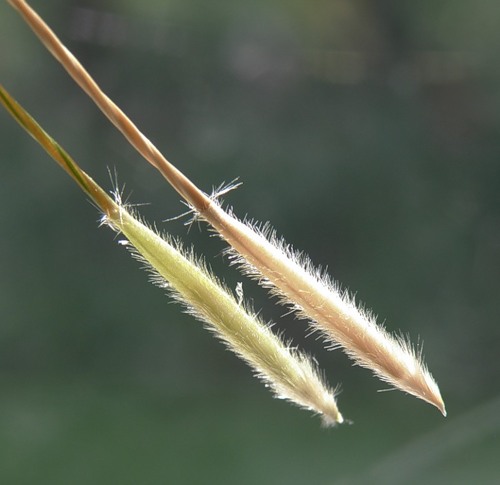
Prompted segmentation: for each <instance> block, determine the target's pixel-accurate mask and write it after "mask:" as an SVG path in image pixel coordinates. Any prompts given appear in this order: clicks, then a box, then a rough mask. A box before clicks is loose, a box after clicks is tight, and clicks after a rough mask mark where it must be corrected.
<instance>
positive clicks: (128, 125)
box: [8, 0, 446, 415]
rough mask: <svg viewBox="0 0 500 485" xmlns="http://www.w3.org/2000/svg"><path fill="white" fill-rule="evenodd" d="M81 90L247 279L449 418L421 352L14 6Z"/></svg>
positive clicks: (17, 2)
mask: <svg viewBox="0 0 500 485" xmlns="http://www.w3.org/2000/svg"><path fill="white" fill-rule="evenodd" d="M8 1H9V3H10V4H11V5H12V6H14V8H16V9H17V10H18V11H19V12H20V14H21V15H22V17H23V18H24V20H25V21H26V22H27V23H28V25H29V26H30V27H31V28H32V29H33V31H34V32H35V33H36V34H37V36H38V37H39V38H40V40H41V41H42V42H43V44H44V45H45V46H46V47H47V48H48V50H49V51H50V52H51V53H52V54H53V55H54V57H55V58H56V59H57V60H58V61H59V62H60V63H61V64H62V65H63V67H64V68H65V69H66V70H67V72H68V73H69V74H70V75H71V76H72V78H73V79H74V80H75V81H76V82H77V84H78V85H79V86H80V87H81V88H82V89H83V90H84V91H85V92H86V93H87V94H88V95H89V96H90V97H91V98H92V99H93V101H94V102H95V103H96V105H97V106H98V107H99V108H100V109H101V110H102V112H103V113H104V114H105V115H106V116H107V117H108V118H109V120H110V121H111V122H112V123H113V124H114V125H115V126H116V127H117V128H118V129H119V130H120V131H121V132H122V134H123V135H124V136H125V138H126V139H127V140H128V141H129V142H130V143H131V144H132V145H133V146H134V147H135V148H136V150H137V151H138V152H139V153H140V154H141V155H142V156H143V157H144V158H145V159H146V160H147V161H148V162H149V163H151V164H152V165H153V166H154V167H155V168H156V169H158V170H159V171H160V173H161V174H162V175H163V176H164V177H165V178H166V179H167V180H168V182H169V183H170V184H171V185H172V187H174V188H175V190H177V192H178V193H179V194H180V195H181V196H182V197H183V198H184V199H185V201H186V202H187V203H188V204H189V205H190V206H191V208H192V209H193V211H194V212H195V213H196V216H197V217H198V218H200V219H202V220H205V221H207V222H208V223H209V224H210V225H211V226H212V227H213V229H214V230H215V231H217V232H218V234H219V235H220V236H221V237H222V238H223V239H225V240H226V241H227V242H228V243H229V245H230V246H231V248H232V249H231V250H230V252H229V254H230V258H231V260H232V261H233V262H235V263H237V264H238V265H239V266H240V267H241V268H242V270H243V272H244V273H246V274H247V275H250V276H251V277H254V278H256V279H257V280H258V281H259V282H260V283H261V284H262V285H263V286H265V287H268V288H270V290H271V292H272V293H273V294H275V295H278V297H279V299H280V301H281V302H282V303H284V304H285V305H287V306H288V307H289V308H291V309H292V310H293V311H295V312H296V313H297V315H298V316H299V317H300V318H303V319H305V320H307V321H309V322H310V324H311V325H312V326H313V328H315V329H317V330H319V331H320V332H322V334H323V335H324V337H325V338H326V340H327V341H328V343H329V345H332V346H335V347H341V348H342V349H343V350H344V351H345V352H346V354H347V355H348V356H349V357H351V358H352V359H353V360H354V362H355V363H356V364H358V365H361V366H363V367H366V368H368V369H370V370H372V371H373V372H374V373H375V374H376V375H377V376H378V377H379V378H381V379H382V380H383V381H385V382H387V383H389V384H390V385H391V387H393V388H397V389H400V390H402V391H404V392H407V393H409V394H412V395H414V396H416V397H418V398H420V399H423V400H424V401H426V402H428V403H430V404H432V405H434V406H436V407H437V408H438V409H439V410H440V411H441V412H442V414H443V415H446V410H445V406H444V402H443V399H442V397H441V394H440V391H439V388H438V386H437V384H436V382H435V380H434V379H433V377H432V375H431V374H430V372H429V371H428V370H427V368H426V366H425V364H424V363H423V359H422V355H421V349H420V350H415V349H414V347H413V346H412V345H411V344H410V342H409V341H408V339H407V338H404V337H402V336H400V335H392V334H390V333H389V332H388V331H387V330H385V329H384V328H383V327H382V326H380V325H379V324H377V322H376V319H375V317H374V316H373V314H372V313H370V312H368V311H365V310H364V309H362V308H361V307H360V306H359V305H357V304H356V302H355V301H354V298H353V297H351V296H350V295H349V294H348V293H347V292H345V291H342V290H341V289H340V286H339V285H338V284H337V283H336V282H334V281H333V280H332V279H331V278H330V277H329V276H328V275H325V274H324V273H323V272H322V271H320V270H318V269H315V268H314V266H313V265H312V263H311V261H310V259H309V258H308V257H305V256H301V253H298V252H297V251H295V250H294V249H293V248H292V247H291V246H290V245H289V244H287V243H286V242H284V241H283V240H281V239H280V238H278V237H276V235H275V233H274V232H273V231H272V230H270V229H268V226H264V228H263V229H260V228H259V227H258V226H256V225H255V224H247V223H245V222H243V221H241V220H239V219H238V218H237V217H236V216H235V215H234V214H232V211H231V210H230V209H229V210H224V209H223V208H222V207H221V205H220V204H219V203H218V202H217V200H216V198H214V197H210V196H209V195H207V194H206V193H205V192H203V191H202V190H200V189H199V188H198V187H196V185H195V184H194V183H193V182H192V181H191V180H189V179H188V178H187V177H186V176H185V175H184V174H183V173H182V172H181V171H179V170H178V169H177V168H176V167H175V166H174V165H172V164H171V163H170V162H168V161H167V159H166V158H165V157H164V156H163V155H162V154H161V153H160V151H159V150H158V149H157V148H156V147H155V146H154V145H153V144H152V143H151V142H150V141H149V140H148V138H147V137H146V136H144V135H143V134H142V133H141V131H140V130H139V129H138V128H137V127H136V126H135V124H134V123H133V122H132V121H131V120H130V119H129V118H128V117H127V116H126V115H125V113H124V112H123V111H122V110H121V109H120V108H119V107H118V106H117V105H116V104H115V103H114V102H113V101H111V99H110V98H109V97H108V96H107V95H106V94H105V93H104V92H103V91H102V90H101V89H100V88H99V86H98V85H97V83H96V82H95V81H94V80H93V79H92V77H91V76H90V75H89V74H88V73H87V72H86V70H85V69H84V68H83V66H82V65H81V64H80V63H79V61H78V60H77V59H76V58H75V57H74V56H73V55H72V54H71V52H70V51H69V50H68V49H67V48H66V47H65V46H64V45H63V44H62V43H61V41H60V40H59V39H58V38H57V36H56V35H55V34H54V33H53V32H52V31H51V29H50V28H49V27H48V26H47V25H46V24H45V22H44V21H43V20H42V19H41V18H40V17H39V16H38V15H37V14H36V12H34V11H33V10H32V9H31V8H30V7H29V6H28V5H27V4H26V2H24V1H23V0H8Z"/></svg>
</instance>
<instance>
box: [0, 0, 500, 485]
mask: <svg viewBox="0 0 500 485" xmlns="http://www.w3.org/2000/svg"><path fill="white" fill-rule="evenodd" d="M33 6H34V7H35V8H37V9H38V8H39V9H40V10H39V11H40V13H41V14H42V16H44V18H45V19H46V20H47V21H48V23H49V24H50V25H51V26H52V27H53V28H54V29H55V30H56V32H57V33H58V34H59V35H60V36H61V38H62V39H63V41H64V42H66V43H67V45H68V46H69V47H70V49H72V50H73V52H74V53H75V54H76V55H77V56H78V57H79V58H80V59H81V61H82V62H83V63H84V64H85V65H86V67H87V68H88V69H89V70H90V72H91V73H92V74H93V75H94V76H95V77H96V79H97V80H98V82H100V83H101V85H102V87H103V88H104V89H105V91H106V92H107V93H108V94H109V95H110V96H111V97H112V98H113V99H114V100H115V101H116V102H117V103H118V104H119V105H121V107H122V108H123V109H124V110H125V111H126V112H127V113H128V114H129V115H130V116H131V117H132V119H134V120H135V121H136V122H137V124H138V126H139V127H141V128H142V129H143V131H144V132H145V133H146V134H147V135H148V136H150V137H151V139H152V140H153V141H154V142H155V143H156V144H157V146H158V147H159V148H160V149H161V150H162V151H163V152H164V153H165V155H166V156H167V158H169V159H170V160H171V161H173V162H174V163H176V164H177V165H178V166H179V168H180V169H181V170H183V171H184V172H185V173H186V174H187V175H188V176H190V177H191V178H192V179H193V180H194V181H195V182H196V183H197V184H198V185H199V186H201V187H202V188H203V189H204V190H206V191H207V192H209V191H210V190H211V188H212V187H213V186H218V185H219V184H220V183H221V182H223V181H226V182H228V181H230V180H232V179H234V178H235V177H240V180H241V181H242V182H243V186H242V187H240V188H238V189H237V190H236V191H234V192H232V193H231V194H228V195H227V196H226V202H227V203H228V204H230V205H232V206H233V207H234V210H235V212H236V214H238V215H239V216H240V217H243V216H245V215H247V214H248V216H249V217H251V218H255V219H256V220H260V221H266V220H269V221H271V222H272V224H273V225H274V227H276V229H277V230H278V232H279V233H280V234H283V235H284V236H285V237H286V239H287V241H288V242H290V243H293V245H294V246H295V247H297V248H300V249H302V250H304V251H305V252H306V253H308V254H309V255H310V256H311V258H312V259H313V261H314V262H315V263H317V264H320V265H322V266H327V267H328V268H329V272H330V273H331V274H332V275H333V276H334V277H335V278H336V279H337V280H338V281H340V282H341V283H342V285H343V286H344V287H346V288H349V289H350V290H351V291H353V292H355V293H356V295H357V297H358V298H359V299H360V300H361V301H362V302H364V303H365V304H366V306H367V307H369V308H372V309H373V310H374V312H375V313H377V314H378V315H379V321H381V322H385V324H386V326H387V328H388V329H390V330H391V331H401V332H402V333H404V334H409V335H410V336H411V338H412V340H413V341H415V342H416V341H418V340H420V341H421V342H424V344H425V346H424V354H425V358H426V362H427V364H428V365H429V368H430V370H431V372H432V373H433V374H434V376H435V378H436V379H437V381H438V383H439V385H440V388H441V391H442V393H443V397H444V399H445V401H446V404H447V408H448V418H446V419H445V418H443V417H441V416H440V415H439V413H438V411H437V410H435V409H434V408H432V407H431V406H429V405H427V404H425V403H423V402H422V401H418V400H416V399H414V398H412V397H409V396H406V395H404V394H402V393H400V392H390V393H377V390H380V389H384V388H385V387H387V386H385V385H384V384H383V383H381V382H380V381H378V380H377V379H374V378H373V377H372V376H371V375H370V373H369V372H368V371H366V370H364V369H360V368H357V367H353V366H352V365H351V362H350V361H349V360H348V359H347V357H346V356H345V355H344V354H342V352H340V351H333V352H329V351H326V350H325V349H324V348H323V345H322V343H321V341H320V340H319V339H316V338H314V336H310V337H308V338H307V337H306V333H307V330H306V328H307V326H306V324H305V323H304V322H301V321H297V320H294V319H293V317H291V316H288V317H284V318H281V315H282V314H283V313H284V312H285V310H284V309H283V308H280V307H278V306H276V305H275V302H274V301H272V300H270V299H269V298H268V297H267V296H266V293H265V292H264V291H263V290H261V289H259V288H258V287H256V285H255V284H254V283H252V282H250V281H247V280H246V279H244V278H243V277H241V276H240V275H239V274H238V273H237V271H236V270H235V269H234V268H229V267H228V264H227V260H226V258H224V257H223V256H222V255H221V253H222V250H223V248H224V244H223V243H222V242H221V241H220V240H218V239H217V238H214V237H210V235H209V234H208V233H207V231H206V230H205V227H203V225H201V226H200V227H199V228H198V226H194V227H192V228H191V230H190V231H189V232H188V231H187V228H186V227H184V225H183V222H184V221H185V220H176V221H170V222H162V221H164V220H166V219H168V218H171V217H174V216H176V215H178V214H180V213H182V212H183V211H184V210H185V207H184V206H183V205H182V204H181V203H180V202H179V197H178V196H177V195H176V194H175V193H174V192H173V190H172V189H171V188H170V187H169V186H168V185H167V184H166V183H165V182H164V181H163V179H162V178H161V177H160V176H159V175H158V174H157V173H156V171H155V170H154V169H153V168H151V167H150V166H149V165H148V164H147V163H146V162H144V161H143V160H142V159H141V158H140V157H139V156H138V155H137V154H136V153H135V152H134V151H133V150H132V149H131V148H130V147H129V146H128V145H127V143H126V142H125V141H124V140H123V139H122V138H121V135H119V134H118V133H117V132H116V131H115V129H114V128H112V127H111V125H110V124H109V123H108V122H107V121H106V120H105V119H104V117H103V116H102V115H101V114H100V112H98V110H97V108H95V106H94V105H93V104H92V103H91V102H90V101H89V100H88V99H87V98H86V97H85V96H84V95H83V94H82V93H81V92H80V90H79V89H78V88H77V87H76V85H75V84H74V83H73V81H71V80H70V79H69V77H68V76H67V75H66V74H65V72H63V70H62V69H61V68H60V67H59V66H58V65H57V63H56V62H55V61H54V60H53V59H52V58H51V57H50V55H49V54H48V53H47V52H46V51H45V50H44V49H43V48H42V47H41V45H40V44H39V42H38V41H37V40H36V39H35V37H34V35H33V34H32V33H31V31H30V30H29V29H28V28H27V27H26V26H25V25H24V24H23V22H22V21H21V19H20V17H19V16H18V15H17V14H16V13H15V12H14V11H13V10H12V9H10V8H9V7H8V5H7V3H6V2H2V4H1V5H0V38H1V42H0V70H1V81H0V82H2V83H3V84H4V86H5V87H6V88H7V89H8V90H9V91H10V92H11V93H12V94H13V95H14V96H15V97H16V98H17V99H18V100H19V101H20V102H21V103H22V104H23V105H24V106H25V107H26V108H27V109H28V110H29V111H30V112H31V113H32V114H33V115H35V117H36V118H37V119H38V120H39V121H40V122H41V123H42V125H43V126H44V127H45V128H46V129H47V131H48V132H49V133H50V134H52V135H53V136H54V137H55V138H56V139H57V140H58V141H60V142H61V143H62V144H63V146H65V147H66V148H67V150H68V151H69V152H70V153H71V154H72V155H73V156H74V157H75V159H76V160H77V161H79V163H80V164H81V166H82V167H83V168H84V169H85V170H87V171H88V172H89V173H90V174H91V175H93V176H94V178H95V179H96V180H98V181H99V182H101V183H102V184H103V185H104V186H106V187H109V188H111V187H112V184H111V181H110V177H109V175H108V167H110V168H111V169H112V170H114V168H116V170H117V172H118V175H119V182H120V183H125V184H126V188H125V193H126V194H131V195H130V201H132V202H135V203H144V202H146V203H148V205H144V206H141V207H140V210H141V213H143V214H144V215H145V216H146V218H147V219H148V220H150V221H157V223H158V226H159V227H161V228H162V229H164V230H166V231H168V232H170V233H172V234H175V235H178V236H180V237H181V238H182V239H183V240H184V241H185V242H186V244H188V245H189V244H193V245H194V246H195V248H196V252H197V253H198V254H204V255H205V257H206V259H207V261H208V263H209V264H210V265H211V266H212V267H213V269H214V271H215V272H216V274H217V275H219V276H221V277H222V278H223V279H225V280H226V281H227V283H228V284H229V285H230V287H232V288H234V287H235V286H236V284H237V283H238V282H240V281H243V288H244V291H245V294H246V296H247V297H248V298H249V299H251V300H253V302H254V305H255V307H256V308H257V309H262V315H263V316H264V317H265V318H266V319H273V320H275V321H277V328H279V329H281V330H283V331H284V332H285V335H286V336H287V337H289V338H292V339H293V342H294V344H296V345H299V346H300V347H301V348H304V349H306V350H307V351H308V352H310V353H312V354H314V355H315V356H316V358H317V359H318V362H319V364H320V365H321V367H322V368H323V369H325V373H326V376H327V378H328V380H329V382H330V383H331V384H332V385H336V384H339V383H340V384H341V385H342V393H341V395H340V397H339V405H340V407H341V410H342V412H343V414H344V415H345V416H346V417H347V418H349V419H350V420H352V425H343V426H341V427H339V428H336V429H333V430H325V429H321V427H320V422H319V420H318V419H317V418H314V417H311V416H310V415H308V413H307V412H304V411H300V410H298V409H296V408H294V407H292V406H290V405H288V404H286V403H284V402H281V401H278V400H275V399H272V398H271V396H270V394H269V392H268V391H267V389H265V387H264V386H263V385H262V384H261V383H260V382H258V381H257V380H256V379H254V378H253V377H252V375H251V371H250V370H249V369H248V368H247V367H246V366H245V365H244V364H242V363H241V362H240V361H239V360H238V359H237V358H236V357H234V356H233V355H232V354H230V353H229V352H227V351H226V350H225V349H224V347H223V346H222V345H221V344H220V342H218V341H216V340H215V339H214V338H213V336H212V335H211V334H210V333H209V332H207V331H206V330H205V329H203V328H202V326H201V324H199V323H198V322H195V321H193V319H192V318H191V317H189V316H186V315H184V314H183V313H182V312H181V308H180V307H179V306H178V305H175V304H171V303H170V300H169V298H168V297H165V296H164V295H163V294H162V291H161V290H159V289H157V288H155V287H154V286H152V285H151V284H150V283H148V278H147V275H146V274H145V273H144V272H143V271H141V270H140V268H139V265H138V264H137V263H136V262H135V261H133V260H132V259H131V258H130V257H129V255H128V254H127V252H126V251H125V250H124V249H123V248H122V247H120V246H118V245H117V244H116V240H115V239H116V238H115V237H114V236H113V234H112V233H111V232H110V231H109V230H108V229H105V228H102V229H98V228H97V223H96V221H97V219H98V216H97V213H96V211H95V209H94V208H93V207H92V206H91V205H90V204H89V203H87V202H86V201H85V199H84V197H83V196H82V194H81V193H80V192H79V190H78V188H77V187H76V186H74V184H73V183H72V182H71V181H70V179H69V178H68V177H67V176H66V175H65V174H64V173H63V172H62V170H60V169H59V167H57V166H56V164H55V163H54V162H53V161H51V160H50V159H49V158H48V157H47V156H46V155H45V154H44V153H43V152H42V151H41V149H40V148H39V147H38V146H37V145H36V144H35V143H34V142H33V141H32V140H31V139H29V137H28V136H27V135H26V134H25V133H24V132H22V131H21V130H20V128H19V127H18V126H16V124H15V123H14V122H13V121H12V120H11V119H10V117H9V116H8V115H7V113H5V112H1V113H0V126H1V130H0V160H1V163H0V202H1V207H2V209H1V210H0V221H1V226H0V227H1V231H2V237H1V239H0V265H1V268H2V270H1V273H0V389H1V392H0V481H1V482H2V483H6V484H7V483H8V484H11V483H12V484H24V483H26V484H31V483H37V484H68V483H71V484H87V483H93V484H109V483H120V484H137V483H140V484H159V483H169V484H170V483H173V484H206V483H217V484H233V483H238V484H257V483H259V484H261V483H262V484H283V483H286V484H289V485H291V484H305V483H311V484H325V485H326V484H358V483H360V484H362V483H371V484H378V483H380V484H399V483H405V484H418V483H426V484H448V483H453V484H462V483H463V484H469V483H481V484H489V483H498V481H499V480H500V478H499V477H500V465H499V461H498V456H500V390H499V381H500V366H499V342H500V326H499V314H500V304H499V296H498V294H499V289H500V276H499V270H500V197H499V188H500V163H499V157H500V138H499V136H498V132H499V128H500V89H499V80H500V72H499V67H500V63H499V61H498V46H499V44H500V29H499V28H498V25H500V6H499V5H498V3H497V2H480V3H477V2H472V1H463V0H455V1H451V0H445V1H442V2H433V1H430V0H423V1H420V2H407V1H402V2H392V1H378V0H377V1H373V0H335V1H324V0H321V1H320V0H307V1H306V0H294V1H278V0H266V1H254V2H243V1H238V0H236V1H235V0H231V1H229V0H226V1H222V0H214V1H211V2H206V1H201V0H182V1H180V0H167V1H165V0H162V1H160V0H156V1H142V2H137V1H131V0H127V1H125V0H123V1H121V0H115V1H108V0H106V1H90V0H89V1H81V0H73V1H65V2H63V1H61V0H58V1H53V2H48V3H47V2H40V1H38V2H33Z"/></svg>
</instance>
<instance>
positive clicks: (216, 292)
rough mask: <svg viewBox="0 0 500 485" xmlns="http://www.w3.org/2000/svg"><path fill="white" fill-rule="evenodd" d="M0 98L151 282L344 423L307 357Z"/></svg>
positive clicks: (277, 389)
mask: <svg viewBox="0 0 500 485" xmlns="http://www.w3.org/2000/svg"><path fill="white" fill-rule="evenodd" d="M0 101H1V102H2V104H3V105H4V106H5V108H6V109H7V110H8V111H9V112H10V113H11V115H12V116H13V117H14V118H15V119H16V120H17V121H18V122H19V124H20V125H21V126H22V127H23V128H24V129H25V130H26V131H27V132H28V133H29V134H30V135H31V136H32V137H33V138H34V139H35V140H36V141H38V143H40V145H41V146H42V147H43V148H44V149H45V150H46V151H47V153H48V154H49V155H50V156H51V157H52V158H53V159H54V160H55V161H56V162H57V163H58V164H59V165H60V166H61V167H62V168H63V169H64V170H65V171H66V172H67V173H68V174H69V175H70V176H71V177H72V178H73V180H74V181H75V182H76V183H77V184H78V185H79V187H80V188H81V189H82V190H83V191H84V192H85V193H86V194H87V195H88V196H89V197H90V198H91V200H92V201H93V202H94V203H95V205H96V206H97V207H98V208H99V209H100V210H101V211H102V213H103V218H102V221H103V223H104V224H106V225H108V226H109V227H111V228H112V229H113V230H115V231H117V232H119V233H121V234H123V235H124V236H125V237H126V238H127V240H128V245H129V247H130V248H131V250H132V253H133V255H134V256H135V257H136V258H137V259H139V260H140V261H142V262H144V263H146V265H147V266H148V267H149V268H150V269H151V271H152V274H153V281H154V282H155V283H156V284H158V285H159V286H161V287H163V288H168V289H169V291H170V293H171V294H172V296H173V297H174V298H175V299H176V300H178V301H179V302H180V303H182V304H183V305H184V306H185V307H186V308H187V311H188V312H189V313H191V314H193V315H194V316H196V317H197V318H198V319H199V320H201V321H203V322H205V323H206V324H207V326H208V328H209V329H211V330H212V331H213V332H214V333H215V334H216V335H217V336H218V337H219V338H220V339H221V340H223V341H224V342H225V343H226V344H227V346H228V347H229V348H230V349H231V350H233V352H235V353H236V354H237V355H239V356H240V357H241V358H242V359H243V360H245V361H246V362H247V363H248V364H249V365H250V366H251V367H252V368H253V369H254V370H255V371H256V373H257V375H258V376H259V377H260V378H262V379H263V380H264V382H266V384H267V385H268V386H269V387H271V389H272V390H273V391H274V393H275V394H276V396H278V397H280V398H282V399H287V400H289V401H291V402H293V403H295V404H297V405H298V406H300V407H302V408H305V409H309V410H311V411H313V412H315V413H317V414H319V415H320V416H321V418H322V421H323V423H324V424H325V425H328V426H329V425H334V424H336V423H341V422H342V421H343V418H342V415H341V414H340V412H339V411H338V409H337V404H336V401H335V392H334V391H333V390H332V389H329V388H328V387H327V386H326V385H325V384H324V383H323V380H322V378H321V377H320V375H319V373H318V372H317V370H316V368H315V366H314V365H313V363H312V362H311V360H310V359H308V358H307V357H306V356H305V355H304V354H302V353H300V352H298V351H296V350H293V349H291V348H290V347H288V346H286V345H285V344H284V343H283V342H282V341H281V339H280V338H278V337H277V336H276V335H275V334H274V333H273V332H271V330H270V328H269V326H267V325H265V324H264V323H263V322H262V321H261V320H260V319H259V318H258V317H257V316H256V315H255V313H254V312H252V311H250V310H248V309H247V308H246V306H245V305H244V304H243V303H242V302H240V301H237V300H236V299H235V298H234V296H233V295H232V294H231V293H230V292H229V291H228V290H227V289H226V288H224V287H223V286H222V285H221V284H220V283H219V282H218V281H217V280H216V279H215V278H214V277H213V276H212V275H211V274H210V272H209V271H208V270H207V268H206V267H205V265H204V264H203V262H201V261H200V260H198V259H196V258H195V256H194V255H193V254H192V253H191V254H189V253H188V254H186V252H185V251H183V250H182V248H181V247H180V244H179V243H178V242H176V241H173V240H172V239H170V238H168V237H165V236H161V235H159V234H157V233H156V232H155V231H153V230H152V229H151V228H149V227H147V226H146V225H145V224H144V223H142V222H141V221H140V220H139V219H138V217H137V216H136V215H135V214H134V213H133V212H131V211H130V210H129V209H128V208H127V207H125V206H124V205H123V204H122V203H121V198H120V197H119V194H116V196H115V198H114V199H113V198H111V197H110V196H109V195H107V194H106V192H105V191H104V190H103V189H102V188H101V187H100V186H99V185H98V184H97V183H96V182H94V181H93V180H92V179H91V178H90V177H89V176H88V175H87V174H86V173H85V172H84V171H83V170H81V169H80V167H79V166H78V165H77V164H76V162H75V161H74V160H73V159H72V158H71V157H70V156H69V155H68V154H67V153H66V152H65V151H64V149H63V148H62V147H61V146H60V145H59V144H58V143H56V142H55V141H54V140H53V139H52V138H51V137H50V136H49V135H47V134H46V133H45V132H44V131H43V129H42V128H41V127H40V126H39V125H38V124H37V123H36V121H35V120H34V119H33V118H31V116H30V115H29V114H28V113H27V112H26V111H25V110H24V109H23V108H22V107H21V106H20V105H19V104H18V103H17V102H16V101H15V100H14V99H12V97H11V96H10V95H9V94H8V93H7V92H6V91H5V89H4V88H3V87H2V86H1V85H0Z"/></svg>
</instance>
